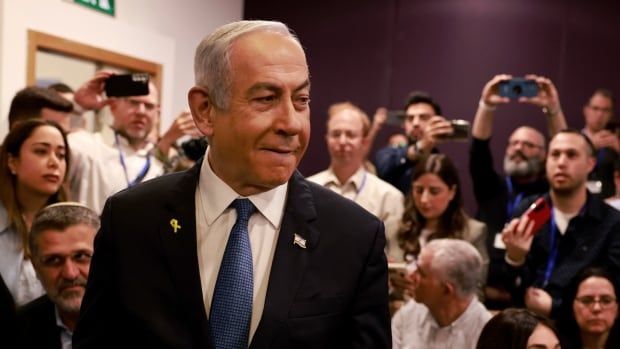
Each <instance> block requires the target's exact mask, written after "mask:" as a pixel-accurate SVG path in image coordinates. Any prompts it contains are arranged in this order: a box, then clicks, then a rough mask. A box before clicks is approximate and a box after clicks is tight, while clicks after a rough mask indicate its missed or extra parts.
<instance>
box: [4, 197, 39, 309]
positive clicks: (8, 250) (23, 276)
mask: <svg viewBox="0 0 620 349" xmlns="http://www.w3.org/2000/svg"><path fill="white" fill-rule="evenodd" d="M0 276H2V280H4V283H5V285H6V287H7V288H8V289H9V291H10V292H11V295H12V296H13V299H14V300H15V303H16V304H17V305H18V306H19V305H24V304H26V303H28V302H30V301H32V300H34V299H37V298H39V297H40V296H42V295H43V294H44V293H45V290H44V289H43V285H41V282H40V281H39V278H37V274H36V272H35V270H34V267H33V266H32V262H31V261H30V259H24V245H23V244H22V239H21V237H20V236H19V234H18V233H17V231H15V230H13V228H12V227H11V226H9V217H8V214H7V212H6V209H5V208H4V206H3V205H2V203H0ZM0 316H2V314H0Z"/></svg>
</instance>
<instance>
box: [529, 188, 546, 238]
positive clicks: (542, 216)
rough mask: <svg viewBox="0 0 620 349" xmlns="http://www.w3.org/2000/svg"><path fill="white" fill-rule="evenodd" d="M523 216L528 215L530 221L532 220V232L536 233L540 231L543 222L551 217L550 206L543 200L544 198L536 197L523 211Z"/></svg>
mask: <svg viewBox="0 0 620 349" xmlns="http://www.w3.org/2000/svg"><path fill="white" fill-rule="evenodd" d="M523 216H528V218H529V219H530V220H531V221H534V228H533V229H532V234H536V233H538V232H539V231H540V228H542V226H543V225H545V223H547V221H548V220H549V218H551V208H550V207H549V204H548V203H547V201H546V200H545V198H543V197H541V198H538V199H537V200H536V201H535V202H534V203H533V204H532V205H530V207H529V208H528V209H527V211H525V212H524V213H523Z"/></svg>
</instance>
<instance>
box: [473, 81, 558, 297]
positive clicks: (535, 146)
mask: <svg viewBox="0 0 620 349" xmlns="http://www.w3.org/2000/svg"><path fill="white" fill-rule="evenodd" d="M511 79H512V76H511V75H507V74H501V75H496V76H495V77H493V78H492V79H491V80H490V81H488V82H487V83H486V85H485V86H484V88H483V89H482V95H481V97H480V102H479V105H478V110H477V111H476V116H475V118H474V123H473V126H472V140H471V146H470V159H469V172H470V174H471V179H472V183H473V186H474V196H475V198H476V203H477V204H478V213H477V215H476V218H477V219H479V220H480V221H482V222H484V223H486V225H487V227H488V229H489V230H488V231H489V234H488V236H487V249H488V251H489V257H490V265H489V275H488V280H487V289H486V292H485V293H486V298H487V305H488V306H490V307H495V306H500V307H501V306H504V305H507V304H508V302H509V301H510V298H509V295H508V294H507V293H506V292H504V291H502V288H501V286H499V285H500V284H501V282H500V280H501V274H500V272H499V270H498V269H499V268H497V266H501V265H502V263H503V258H504V250H505V247H504V246H503V244H502V243H501V238H500V237H498V236H501V234H500V233H501V230H502V228H503V227H504V224H505V223H506V222H508V221H509V219H510V218H511V216H512V215H513V213H514V212H513V211H514V210H515V208H516V207H517V206H518V205H519V202H520V201H521V200H522V199H523V198H525V197H527V196H529V195H534V194H542V193H544V192H546V191H547V190H548V188H549V185H548V184H547V181H546V179H545V176H544V161H545V137H544V135H543V134H542V133H541V132H540V131H538V130H536V129H534V128H532V127H529V126H520V127H518V128H517V129H516V130H514V131H513V132H512V134H511V135H510V138H509V139H508V144H507V146H506V152H505V155H504V175H501V174H499V173H497V172H496V171H495V168H494V166H493V157H492V154H491V147H490V140H491V136H492V133H493V119H494V115H495V110H496V109H497V108H498V106H500V105H502V104H507V103H510V102H511V98H510V97H508V96H507V95H511V96H512V97H513V98H514V97H516V100H517V101H518V102H519V103H527V104H532V105H535V106H538V107H540V108H542V110H543V113H544V114H545V115H546V116H547V123H548V127H549V133H550V134H551V135H554V134H555V133H557V132H558V131H559V130H562V129H565V128H566V121H565V118H564V114H563V112H562V108H561V106H560V99H559V95H558V92H557V90H556V88H555V86H554V85H553V83H552V82H551V80H549V79H547V78H545V77H542V76H537V75H527V76H526V77H525V80H524V79H518V80H517V82H516V83H512V84H511V82H513V80H511ZM525 81H530V82H529V83H530V84H531V82H532V81H533V82H535V83H536V86H537V88H536V90H537V91H536V94H535V95H534V96H532V97H525V96H523V95H521V96H519V94H518V92H522V91H525V90H526V89H525V88H521V86H520V85H519V84H520V83H521V82H525ZM502 84H505V85H504V86H509V87H511V88H510V89H508V91H507V93H500V86H502ZM532 94H533V93H532ZM493 302H497V303H493Z"/></svg>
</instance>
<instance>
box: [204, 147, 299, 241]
mask: <svg viewBox="0 0 620 349" xmlns="http://www.w3.org/2000/svg"><path fill="white" fill-rule="evenodd" d="M198 186H199V190H200V195H201V196H202V197H203V198H205V202H206V205H205V206H206V207H205V210H206V212H205V216H206V218H207V224H208V225H211V224H213V222H214V221H215V220H216V219H217V218H218V217H219V216H220V215H221V214H222V213H224V211H225V210H226V209H227V208H228V207H229V206H230V204H231V203H232V202H233V201H234V200H235V199H237V198H241V197H242V196H241V195H239V194H237V192H235V191H234V190H233V189H232V188H231V187H230V186H229V185H228V184H226V183H225V182H224V181H223V180H222V179H220V178H219V177H218V176H217V175H216V174H215V173H214V172H213V169H212V168H211V164H209V147H207V151H206V153H205V156H204V160H203V161H202V167H201V169H200V183H199V185H198ZM287 190H288V186H287V183H284V184H282V185H279V186H277V187H275V188H273V189H271V190H268V191H266V192H262V193H259V194H255V195H251V196H248V197H247V198H248V199H249V200H250V201H251V202H252V204H254V206H255V207H256V209H257V210H258V211H259V212H260V213H261V214H262V215H263V216H264V217H265V218H266V219H267V220H268V221H269V223H271V225H272V226H273V227H274V228H275V229H279V228H280V223H281V222H282V215H283V214H284V204H285V203H286V194H287Z"/></svg>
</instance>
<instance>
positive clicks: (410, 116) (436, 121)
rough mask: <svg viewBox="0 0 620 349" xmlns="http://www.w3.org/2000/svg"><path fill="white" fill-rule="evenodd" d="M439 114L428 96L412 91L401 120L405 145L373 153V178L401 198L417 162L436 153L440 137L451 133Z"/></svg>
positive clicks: (438, 110)
mask: <svg viewBox="0 0 620 349" xmlns="http://www.w3.org/2000/svg"><path fill="white" fill-rule="evenodd" d="M440 115H441V107H440V106H439V104H437V102H435V100H434V99H433V98H432V97H431V96H429V95H428V94H426V93H424V92H419V91H415V92H412V93H411V95H410V96H409V98H408V99H407V103H406V104H405V119H404V120H403V128H404V129H405V135H406V136H407V138H408V139H409V144H408V146H406V147H392V146H387V147H384V148H382V149H380V150H379V151H378V152H377V155H376V159H375V160H376V161H375V165H376V167H377V175H378V176H379V177H380V178H381V179H383V180H384V181H386V182H388V183H390V184H392V185H393V186H395V187H396V188H398V189H399V190H400V191H401V192H402V193H403V194H405V195H406V194H407V193H409V191H410V190H411V174H412V171H413V167H414V165H415V164H416V163H417V161H418V159H419V158H420V157H421V156H424V155H428V154H430V153H431V152H436V151H437V149H436V148H435V146H436V145H437V143H438V142H439V140H440V138H441V137H443V136H447V135H450V134H451V133H452V132H453V130H452V126H451V125H450V122H449V121H446V119H444V117H443V116H440Z"/></svg>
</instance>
